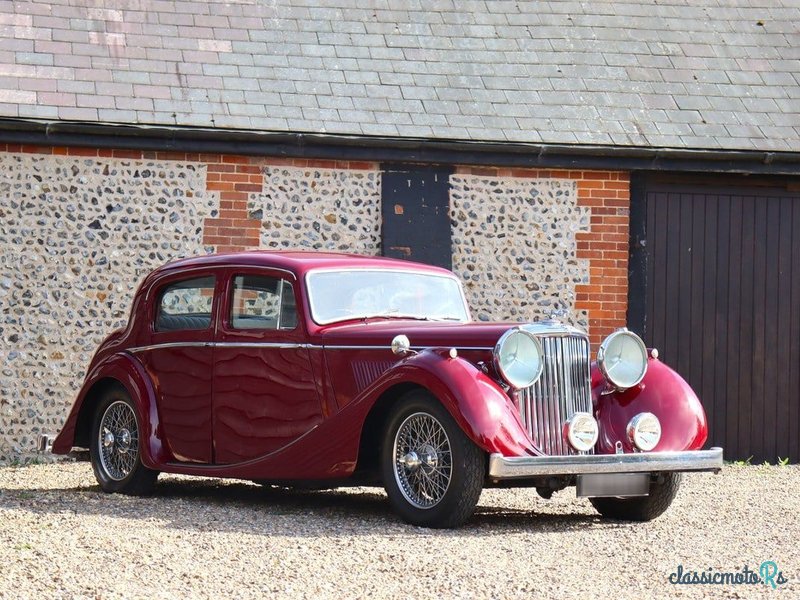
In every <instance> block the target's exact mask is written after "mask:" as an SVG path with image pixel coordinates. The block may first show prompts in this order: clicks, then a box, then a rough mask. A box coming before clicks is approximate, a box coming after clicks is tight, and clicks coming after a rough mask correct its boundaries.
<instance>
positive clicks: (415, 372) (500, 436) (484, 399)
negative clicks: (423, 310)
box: [361, 349, 535, 456]
mask: <svg viewBox="0 0 800 600" xmlns="http://www.w3.org/2000/svg"><path fill="white" fill-rule="evenodd" d="M400 384H414V385H417V386H419V387H422V388H425V389H427V390H428V391H430V392H431V393H432V394H433V395H434V396H435V397H436V398H437V399H438V400H439V402H441V403H442V405H443V406H444V407H445V408H446V409H447V411H448V412H449V413H450V415H451V416H452V417H453V419H454V420H455V421H456V423H457V424H458V426H459V427H461V429H462V430H463V431H464V433H465V434H466V435H467V436H468V437H469V438H470V439H471V440H472V441H473V442H475V444H477V445H478V446H479V447H480V448H481V449H483V450H485V451H486V452H488V453H490V454H491V453H494V452H499V453H501V454H503V455H504V456H526V455H533V454H535V452H534V450H533V446H532V444H531V442H530V439H529V438H528V435H527V433H526V431H525V429H524V427H523V425H522V423H521V422H520V419H519V415H518V411H517V409H516V407H515V406H514V404H513V402H512V401H511V400H510V399H509V397H508V395H507V394H506V393H505V391H503V389H502V388H501V387H500V386H499V385H498V384H497V382H495V381H494V380H493V379H492V378H491V377H489V376H488V375H486V374H485V373H484V372H483V371H481V370H480V369H478V368H477V367H476V366H475V365H474V364H472V363H471V362H469V361H467V360H464V359H461V358H450V356H449V355H447V354H446V353H445V351H442V350H435V349H428V350H423V351H421V352H419V353H417V354H414V355H412V356H409V357H408V358H406V359H404V360H402V361H400V362H399V363H397V364H396V365H395V366H394V367H392V368H391V369H389V370H388V371H386V372H385V373H384V374H383V375H382V376H381V377H380V378H378V379H377V380H376V381H375V382H373V384H372V385H371V386H370V387H369V388H367V389H366V390H364V392H363V393H362V394H361V395H362V397H366V398H365V399H368V404H370V405H374V404H375V402H377V400H378V399H379V398H381V397H382V396H383V395H384V394H385V393H387V392H388V391H389V390H390V389H391V388H392V387H395V386H397V385H400Z"/></svg>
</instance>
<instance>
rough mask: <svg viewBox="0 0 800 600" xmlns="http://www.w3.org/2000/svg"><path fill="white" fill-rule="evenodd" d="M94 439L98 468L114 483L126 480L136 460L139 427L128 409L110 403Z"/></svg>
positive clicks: (124, 406) (115, 403) (131, 411)
mask: <svg viewBox="0 0 800 600" xmlns="http://www.w3.org/2000/svg"><path fill="white" fill-rule="evenodd" d="M97 436H98V439H97V444H98V445H97V447H98V449H99V453H98V455H99V456H98V457H99V459H100V466H101V467H102V469H103V470H104V471H105V473H106V475H107V476H108V477H109V478H110V479H112V480H114V481H121V480H123V479H125V478H126V477H128V475H130V474H131V473H132V472H133V470H134V469H135V468H136V464H137V460H138V458H139V427H138V425H137V423H136V415H135V414H134V413H133V409H132V408H131V407H130V405H128V403H126V402H123V401H122V400H117V401H115V402H112V403H111V404H110V405H109V406H108V408H107V409H106V410H105V412H104V413H103V416H102V417H101V418H100V427H98V433H97Z"/></svg>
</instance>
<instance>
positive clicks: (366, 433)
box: [355, 382, 444, 480]
mask: <svg viewBox="0 0 800 600" xmlns="http://www.w3.org/2000/svg"><path fill="white" fill-rule="evenodd" d="M414 390H421V391H425V392H427V393H429V394H430V395H431V396H432V397H433V398H435V399H436V400H437V401H438V402H439V403H441V400H439V398H437V397H436V394H434V393H433V392H431V391H430V390H429V389H428V388H426V387H425V386H423V385H420V384H419V383H416V382H405V383H398V384H396V385H393V386H392V387H390V388H389V389H387V390H385V391H384V392H383V393H382V394H381V395H380V396H378V399H377V400H376V401H375V403H374V404H373V405H372V408H371V409H370V411H369V413H367V416H366V418H365V419H364V425H363V427H362V428H361V438H360V440H359V444H358V458H357V462H356V469H355V472H356V473H357V474H359V476H362V477H365V478H367V479H369V480H374V479H375V478H377V479H380V449H381V443H382V441H383V434H384V431H385V430H386V423H387V421H388V419H389V415H390V414H391V412H392V409H393V408H394V407H395V406H396V405H397V403H398V402H399V401H400V399H401V398H402V397H403V396H405V395H406V394H407V393H409V392H411V391H414ZM443 406H444V405H443Z"/></svg>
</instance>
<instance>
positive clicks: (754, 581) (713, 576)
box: [668, 560, 789, 590]
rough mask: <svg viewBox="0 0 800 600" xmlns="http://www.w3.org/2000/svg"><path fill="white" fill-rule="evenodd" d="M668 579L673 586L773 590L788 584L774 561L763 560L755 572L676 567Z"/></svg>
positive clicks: (744, 568) (743, 569)
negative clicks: (714, 586) (766, 587)
mask: <svg viewBox="0 0 800 600" xmlns="http://www.w3.org/2000/svg"><path fill="white" fill-rule="evenodd" d="M668 579H669V582H670V583H672V584H674V585H767V586H769V587H771V588H772V589H773V590H774V589H777V588H778V586H780V585H784V584H786V583H788V582H789V580H788V579H786V577H784V575H783V572H782V571H781V570H780V569H779V568H778V563H776V562H775V561H774V560H765V561H764V562H762V563H761V565H760V566H759V567H758V570H755V571H754V570H752V569H750V567H748V566H747V565H745V566H744V567H743V568H742V569H741V570H740V571H716V570H714V568H713V567H708V568H707V569H706V570H704V571H688V570H685V569H684V568H683V565H678V568H677V569H676V570H675V572H674V573H670V575H669V577H668Z"/></svg>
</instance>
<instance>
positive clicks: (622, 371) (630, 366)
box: [597, 329, 647, 390]
mask: <svg viewBox="0 0 800 600" xmlns="http://www.w3.org/2000/svg"><path fill="white" fill-rule="evenodd" d="M597 366H598V367H600V372H601V373H603V376H604V377H605V378H606V379H607V380H608V381H610V382H611V384H612V385H613V386H614V387H616V388H618V389H620V390H627V389H628V388H632V387H633V386H635V385H638V384H639V382H641V381H642V379H644V375H645V373H647V348H645V346H644V342H643V341H642V339H641V338H640V337H639V336H638V335H636V334H635V333H633V332H631V331H628V330H627V329H619V330H617V331H615V332H614V333H612V334H611V335H609V336H608V337H607V338H606V339H605V340H603V343H602V344H600V349H599V350H598V351H597Z"/></svg>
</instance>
